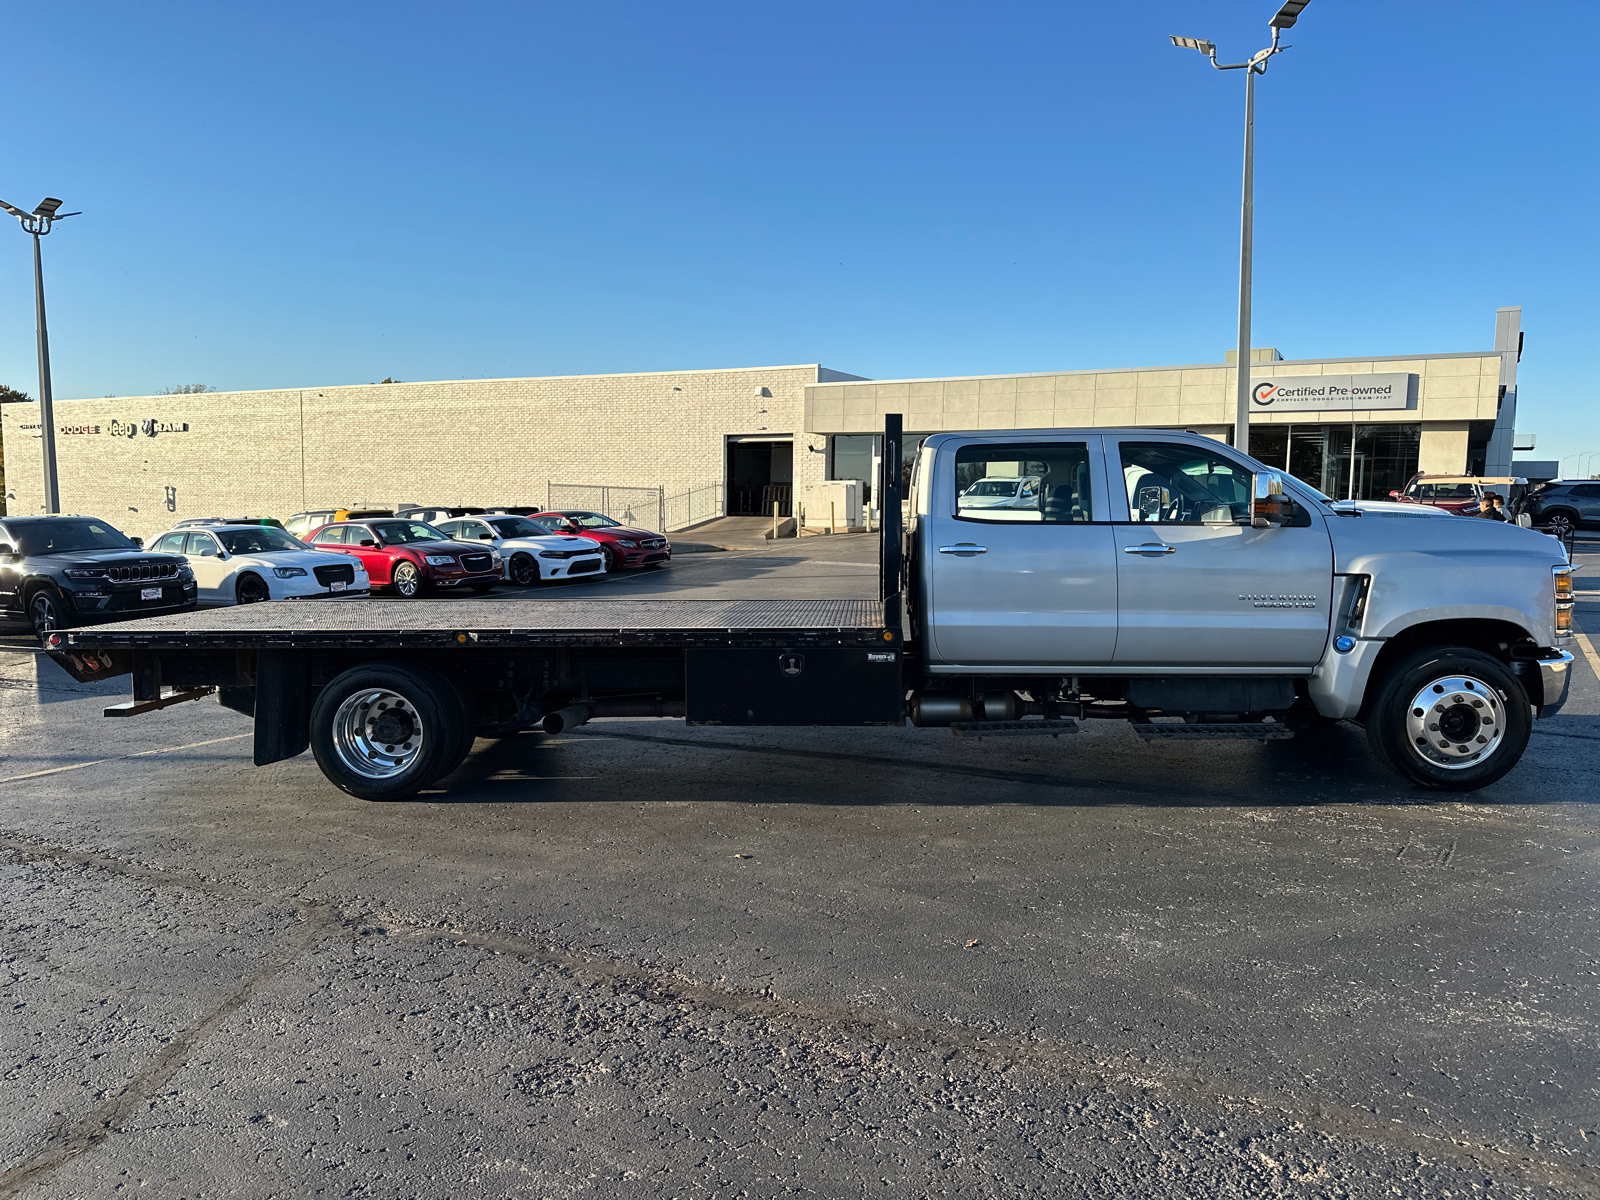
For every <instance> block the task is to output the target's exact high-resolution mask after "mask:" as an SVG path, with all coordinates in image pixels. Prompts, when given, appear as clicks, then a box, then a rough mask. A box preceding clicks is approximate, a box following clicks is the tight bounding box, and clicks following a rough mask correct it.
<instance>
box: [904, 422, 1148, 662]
mask: <svg viewBox="0 0 1600 1200" xmlns="http://www.w3.org/2000/svg"><path fill="white" fill-rule="evenodd" d="M1035 438H1037V435H1035ZM937 461H938V462H939V464H940V468H939V469H940V471H941V472H943V475H942V476H941V477H940V478H939V479H937V480H935V481H933V490H932V498H931V502H930V511H929V513H928V514H927V515H926V516H923V517H919V518H918V522H919V530H918V537H919V539H920V544H921V546H922V553H924V554H925V555H926V559H925V562H926V568H925V569H926V572H927V573H926V576H925V578H926V579H927V584H928V597H927V611H926V614H925V624H926V630H927V634H928V641H929V645H930V648H931V651H932V659H933V663H932V665H933V666H934V668H935V669H936V670H937V669H938V668H939V667H941V666H942V667H946V668H948V667H955V666H979V667H1016V668H1031V667H1042V668H1045V669H1048V670H1055V669H1060V668H1066V667H1077V666H1095V665H1104V664H1106V663H1109V662H1111V659H1112V652H1113V650H1114V649H1115V647H1116V641H1117V568H1116V559H1115V555H1114V554H1113V552H1112V543H1113V533H1114V529H1115V527H1114V526H1113V525H1112V524H1111V523H1110V521H1109V519H1108V509H1107V507H1106V496H1105V484H1104V480H1105V471H1104V465H1103V463H1102V457H1101V444H1100V438H1098V437H1092V438H1088V439H1083V440H1077V441H1060V442H1053V441H1052V442H1039V441H1037V440H1030V439H1026V438H1011V439H1009V440H1008V439H1006V438H1005V437H1004V436H997V437H995V438H994V439H993V440H991V441H974V442H973V443H971V444H968V445H958V446H957V447H956V449H955V453H954V455H948V454H945V455H940V456H939V459H938V460H937ZM996 480H998V481H1002V482H1000V483H996V482H994V481H996ZM1008 480H1009V481H1014V483H1015V486H1007V485H1006V484H1005V483H1004V481H1008ZM1024 492H1026V493H1027V496H1026V497H1024V495H1023V493H1024Z"/></svg>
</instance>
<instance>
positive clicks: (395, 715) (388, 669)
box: [311, 663, 470, 800]
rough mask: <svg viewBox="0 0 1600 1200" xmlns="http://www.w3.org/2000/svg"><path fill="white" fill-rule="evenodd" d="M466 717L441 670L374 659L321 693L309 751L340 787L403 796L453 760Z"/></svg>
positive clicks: (363, 794) (366, 794)
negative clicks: (464, 717) (438, 671)
mask: <svg viewBox="0 0 1600 1200" xmlns="http://www.w3.org/2000/svg"><path fill="white" fill-rule="evenodd" d="M462 723H463V708H462V702H461V701H460V699H459V698H458V696H457V695H456V693H455V690H454V689H453V688H452V686H451V685H450V684H449V683H448V682H447V681H446V680H445V679H444V678H442V677H441V676H440V675H439V674H438V673H437V672H434V671H431V670H429V669H427V668H426V667H420V668H419V667H413V666H402V665H400V664H398V663H372V664H370V665H367V666H360V667H352V668H350V670H348V671H345V672H343V673H342V674H340V675H338V676H336V677H335V678H334V679H333V680H332V681H331V682H330V683H329V684H328V685H327V686H326V687H324V688H323V689H322V691H321V692H320V693H319V694H318V696H317V699H316V703H315V704H313V705H312V706H311V752H312V754H314V755H315V756H316V759H317V766H319V767H321V768H322V773H323V774H324V775H326V776H327V777H328V779H329V781H330V782H331V783H332V784H333V785H334V786H335V787H337V788H339V789H340V790H342V791H345V792H349V793H350V795H352V796H358V797H360V798H361V799H363V800H401V799H404V798H405V797H406V796H409V795H411V794H412V793H413V792H415V791H417V790H418V789H419V788H422V787H425V786H427V785H428V784H429V783H431V782H433V780H435V779H437V778H438V777H439V776H440V775H442V774H443V773H444V772H445V771H447V770H451V769H453V768H454V767H455V765H456V763H457V762H458V761H459V759H458V758H457V755H458V754H459V752H460V750H461V742H462V736H463V729H462ZM468 744H469V745H470V743H468Z"/></svg>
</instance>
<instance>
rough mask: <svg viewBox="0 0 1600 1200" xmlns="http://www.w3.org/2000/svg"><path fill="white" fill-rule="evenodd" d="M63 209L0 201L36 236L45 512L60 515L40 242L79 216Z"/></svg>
mask: <svg viewBox="0 0 1600 1200" xmlns="http://www.w3.org/2000/svg"><path fill="white" fill-rule="evenodd" d="M60 208H61V201H59V200H57V199H56V198H55V197H54V196H46V197H45V198H44V199H43V200H41V201H39V206H38V207H37V208H35V209H34V210H33V211H32V212H31V213H25V212H23V211H22V210H21V209H20V208H17V207H16V206H15V205H11V204H7V203H6V202H5V201H4V200H0V209H4V210H5V211H6V212H8V213H10V214H11V215H12V216H13V217H16V218H17V220H19V221H20V222H22V228H23V229H24V230H25V231H26V232H28V233H30V234H32V235H33V313H34V325H35V328H36V329H37V331H38V336H39V434H40V442H41V443H42V444H43V447H44V510H45V512H47V513H57V512H60V511H61V492H60V489H59V487H58V486H57V482H56V423H55V398H54V396H53V395H52V394H51V391H50V331H49V329H48V328H47V327H46V325H45V319H44V259H43V258H42V257H41V255H40V252H39V239H40V238H42V237H44V235H45V234H47V233H49V232H50V227H51V226H52V225H53V224H54V223H55V222H57V221H60V220H64V219H65V218H67V217H76V216H78V215H79V214H78V213H75V212H70V213H64V212H60V211H58V210H59V209H60Z"/></svg>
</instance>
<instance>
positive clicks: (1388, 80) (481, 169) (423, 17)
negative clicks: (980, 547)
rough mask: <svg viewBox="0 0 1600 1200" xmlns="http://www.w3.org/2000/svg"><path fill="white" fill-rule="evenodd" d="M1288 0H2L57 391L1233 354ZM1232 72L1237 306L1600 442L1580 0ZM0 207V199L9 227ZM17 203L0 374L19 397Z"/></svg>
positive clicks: (1372, 18)
mask: <svg viewBox="0 0 1600 1200" xmlns="http://www.w3.org/2000/svg"><path fill="white" fill-rule="evenodd" d="M1275 7H1276V3H1275V0H1264V2H1261V3H1257V2H1255V0H1229V2H1227V3H1222V2H1219V0H1149V2H1147V3H1143V4H1105V3H1086V2H1081V0H1080V2H1067V3H1061V2H1057V3H986V4H973V3H970V2H968V3H959V4H955V3H942V2H935V3H927V2H923V3H917V4H909V3H901V4H876V5H874V4H865V5H864V4H861V3H859V2H856V3H849V4H843V3H830V2H821V3H817V2H813V3H807V4H793V3H790V4H750V3H738V4H734V3H688V4H680V5H669V4H659V3H652V4H644V3H625V4H622V3H604V2H593V0H591V2H590V3H586V4H582V5H571V4H562V5H554V4H529V3H494V2H488V3H481V2H480V3H475V4H471V5H438V4H428V5H423V4H415V3H404V2H393V0H390V2H386V3H384V4H360V3H341V4H328V3H326V2H325V0H324V2H322V3H317V4H301V3H274V4H272V5H242V4H217V3H215V2H211V3H204V4H199V3H170V4H157V3H150V4H139V5H129V4H106V3H88V4H78V5H73V6H71V7H70V8H67V9H60V8H57V9H50V8H48V7H40V6H37V5H35V6H18V7H15V8H14V9H13V10H12V11H11V12H10V13H9V14H8V17H7V26H6V32H7V37H6V48H5V51H4V65H5V68H6V79H7V87H6V94H7V114H6V115H7V119H6V124H5V134H6V135H5V139H4V145H5V148H6V152H5V153H4V155H3V156H0V196H3V197H4V198H5V199H7V200H9V201H11V202H13V203H16V204H20V205H22V206H23V207H26V208H31V207H32V206H33V205H34V203H36V202H37V201H38V199H39V198H40V197H41V196H44V195H46V194H51V195H56V196H60V197H62V198H64V199H65V200H66V201H67V205H66V207H67V208H68V209H77V208H81V209H84V210H85V214H84V215H83V216H81V217H76V218H73V219H72V220H70V221H68V222H66V223H65V224H64V225H62V226H60V227H59V228H58V230H57V232H55V233H54V234H52V235H51V236H50V238H49V239H48V241H47V242H46V268H47V284H48V288H49V299H50V315H51V322H52V327H53V349H54V357H55V366H56V376H55V377H56V394H57V395H58V396H62V397H78V396H102V395H105V394H108V393H115V394H119V395H135V394H145V393H149V392H152V391H155V390H158V389H160V388H163V387H168V386H171V385H174V384H180V383H194V382H204V383H208V384H211V385H212V386H215V387H220V388H225V389H239V388H256V387H276V386H290V385H310V384H333V383H364V382H369V381H373V380H377V379H381V378H383V377H384V376H386V375H388V376H393V377H396V378H400V379H408V380H412V379H440V378H455V377H477V376H491V377H493V376H508V375H542V374H568V373H580V372H609V371H640V370H656V369H670V368H679V367H716V366H745V365H756V364H764V363H788V362H812V361H820V362H822V363H824V364H827V365H829V366H833V367H836V368H839V369H842V370H846V371H853V372H856V373H859V374H863V375H869V376H873V377H877V378H890V377H903V376H926V375H944V374H981V373H989V372H1005V371H1037V370H1052V369H1076V368H1090V367H1115V366H1140V365H1153V364H1163V363H1190V362H1207V361H1218V360H1220V359H1221V358H1222V355H1223V351H1224V350H1225V349H1226V348H1227V347H1229V346H1230V345H1232V343H1233V337H1234V332H1233V331H1234V305H1235V287H1236V276H1235V272H1236V255H1237V237H1238V227H1237V204H1238V174H1239V148H1240V125H1241V110H1242V99H1243V97H1242V90H1243V78H1242V73H1241V72H1229V73H1226V74H1219V73H1217V72H1214V71H1212V70H1211V69H1210V67H1209V66H1208V65H1207V64H1206V63H1205V60H1204V59H1203V58H1202V57H1201V56H1200V55H1198V54H1195V53H1193V52H1190V51H1180V50H1176V49H1173V48H1172V47H1171V46H1170V45H1169V44H1168V43H1167V35H1168V34H1170V33H1185V34H1192V35H1197V36H1202V37H1211V38H1212V39H1214V40H1215V41H1217V42H1218V44H1219V45H1220V46H1221V47H1222V49H1223V53H1224V55H1225V57H1226V56H1233V55H1238V56H1239V57H1242V56H1243V54H1244V53H1245V52H1248V51H1250V50H1254V49H1256V48H1257V47H1259V46H1260V45H1262V44H1264V42H1263V38H1264V35H1265V32H1266V20H1267V18H1268V17H1269V16H1270V15H1271V13H1272V12H1273V10H1274V9H1275ZM1287 40H1288V41H1289V42H1291V43H1292V44H1293V46H1294V48H1293V49H1292V50H1290V51H1289V52H1288V53H1286V54H1284V55H1282V56H1280V57H1279V58H1278V59H1277V60H1275V63H1274V66H1273V68H1272V70H1271V72H1270V73H1269V74H1268V75H1267V76H1266V77H1265V78H1264V79H1263V80H1262V81H1261V86H1260V89H1259V105H1258V120H1257V137H1258V157H1257V260H1256V289H1257V290H1256V304H1257V308H1256V313H1257V316H1256V337H1255V343H1256V344H1257V345H1276V346H1278V347H1279V348H1280V349H1282V350H1283V351H1284V353H1285V354H1286V355H1287V356H1288V357H1290V358H1295V357H1311V356H1318V355H1328V356H1343V355H1358V354H1406V353H1414V352H1436V351H1454V350H1475V349H1480V348H1487V347H1488V346H1489V345H1490V344H1491V341H1492V333H1493V319H1494V309H1495V307H1496V306H1497V305H1502V304H1521V305H1523V306H1524V323H1525V328H1526V329H1527V338H1528V343H1527V354H1526V356H1525V358H1524V360H1523V364H1522V414H1523V415H1522V417H1521V419H1520V421H1519V425H1520V426H1521V428H1523V429H1524V430H1530V431H1534V432H1537V433H1538V434H1539V435H1540V446H1539V455H1538V456H1539V457H1544V456H1545V455H1546V454H1550V455H1554V454H1556V453H1559V454H1567V453H1572V452H1575V451H1578V450H1587V449H1596V450H1600V413H1597V412H1596V401H1597V399H1600V388H1597V375H1600V372H1597V369H1596V349H1597V344H1600V338H1597V336H1596V332H1597V331H1596V318H1597V316H1600V288H1597V284H1596V278H1597V272H1596V266H1597V254H1596V242H1597V237H1596V231H1595V229H1596V215H1597V210H1600V203H1597V201H1600V186H1597V185H1600V167H1597V161H1600V156H1597V139H1596V133H1595V130H1596V128H1597V125H1600V121H1597V117H1600V112H1597V109H1600V102H1597V96H1600V88H1597V87H1596V84H1595V67H1594V57H1595V47H1596V45H1597V44H1600V5H1597V4H1594V3H1587V2H1586V3H1572V2H1570V0H1568V2H1567V3H1563V4H1559V5H1558V4H1545V3H1538V2H1536V0H1535V2H1524V3H1517V4H1513V3H1509V2H1504V0H1497V2H1495V3H1487V2H1472V0H1406V2H1405V3H1393V2H1390V3H1379V2H1377V0H1312V4H1311V6H1310V8H1309V9H1308V10H1307V11H1306V13H1305V15H1304V16H1303V17H1302V19H1301V22H1300V25H1299V26H1298V27H1297V28H1296V29H1295V30H1293V31H1292V32H1291V35H1290V36H1289V37H1288V39H1287ZM8 227H9V223H8ZM29 284H30V261H29V254H28V244H27V239H26V238H25V237H24V236H23V234H22V233H21V231H20V230H17V229H15V228H14V227H11V232H10V233H9V234H6V233H5V229H4V227H0V320H3V327H0V328H3V335H0V381H3V382H9V383H11V384H13V385H14V386H18V387H22V388H24V389H25V390H27V391H28V392H30V393H35V392H36V389H37V380H36V376H35V364H34V350H33V314H32V305H31V294H30V287H29Z"/></svg>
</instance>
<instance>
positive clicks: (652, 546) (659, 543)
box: [639, 538, 667, 550]
mask: <svg viewBox="0 0 1600 1200" xmlns="http://www.w3.org/2000/svg"><path fill="white" fill-rule="evenodd" d="M666 544H667V539H666V538H653V539H651V540H650V541H648V542H640V543H639V545H640V547H641V548H642V549H645V550H659V549H661V547H663V546H665V545H666Z"/></svg>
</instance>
